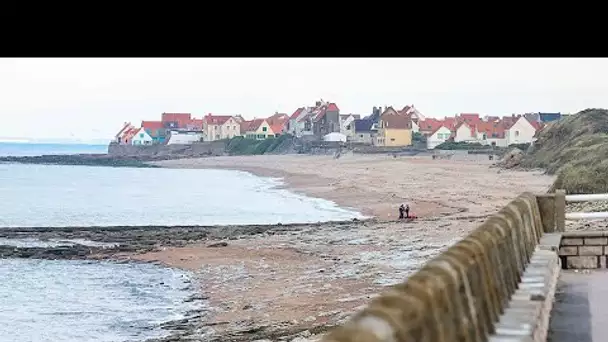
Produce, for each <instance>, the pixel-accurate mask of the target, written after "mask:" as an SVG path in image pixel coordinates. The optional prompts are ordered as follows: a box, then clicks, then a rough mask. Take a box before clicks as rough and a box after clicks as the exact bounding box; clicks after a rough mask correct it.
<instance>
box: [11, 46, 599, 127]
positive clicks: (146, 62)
mask: <svg viewBox="0 0 608 342" xmlns="http://www.w3.org/2000/svg"><path fill="white" fill-rule="evenodd" d="M607 79H608V59H448V58H441V59H406V58H399V59H397V58H394V59H295V58H293V59H204V58H201V59H136V58H132V59H131V58H130V59H0V94H1V95H0V113H1V114H0V115H1V117H2V123H1V124H0V137H32V138H70V137H72V138H79V139H103V138H107V139H110V138H111V137H112V136H113V135H114V134H115V133H116V131H118V130H119V129H120V128H121V125H122V123H123V122H124V121H131V122H133V123H134V124H136V125H139V123H140V121H141V120H158V119H159V118H160V114H161V113H162V112H190V113H192V114H193V115H194V116H195V117H202V116H203V115H205V114H207V113H214V114H241V115H243V116H244V117H245V118H253V117H266V116H269V115H272V114H274V112H275V111H278V112H285V113H288V114H291V113H293V111H294V110H295V109H296V108H297V107H299V106H305V105H312V104H314V101H315V100H317V99H319V98H322V99H324V100H326V101H327V100H329V101H332V102H336V103H337V104H338V106H339V107H340V110H341V113H358V114H368V113H370V112H371V108H372V107H373V106H374V105H393V106H395V107H403V106H405V105H407V104H414V105H415V106H416V107H417V108H418V109H419V110H420V111H421V112H422V113H423V114H425V115H427V116H432V117H443V116H446V115H454V114H456V113H460V112H466V113H481V114H482V115H507V114H511V113H522V112H538V111H544V112H558V111H561V112H577V111H579V110H582V109H585V108H588V107H608V104H607V102H608V83H607V82H606V80H607Z"/></svg>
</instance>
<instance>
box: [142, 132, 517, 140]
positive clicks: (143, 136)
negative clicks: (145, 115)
mask: <svg viewBox="0 0 608 342" xmlns="http://www.w3.org/2000/svg"><path fill="white" fill-rule="evenodd" d="M516 133H519V132H516ZM139 137H140V138H142V139H143V138H144V134H143V133H139Z"/></svg>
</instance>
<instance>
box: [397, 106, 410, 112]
mask: <svg viewBox="0 0 608 342" xmlns="http://www.w3.org/2000/svg"><path fill="white" fill-rule="evenodd" d="M410 109H412V107H411V106H405V107H403V109H402V110H401V111H399V113H401V114H408V113H409V112H410Z"/></svg>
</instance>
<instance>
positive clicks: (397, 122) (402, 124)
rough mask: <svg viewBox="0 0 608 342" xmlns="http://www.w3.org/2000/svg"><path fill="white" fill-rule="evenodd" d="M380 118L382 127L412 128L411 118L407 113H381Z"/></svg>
mask: <svg viewBox="0 0 608 342" xmlns="http://www.w3.org/2000/svg"><path fill="white" fill-rule="evenodd" d="M380 120H382V121H383V122H384V124H383V128H388V129H409V128H412V118H411V117H410V116H409V115H383V116H381V117H380Z"/></svg>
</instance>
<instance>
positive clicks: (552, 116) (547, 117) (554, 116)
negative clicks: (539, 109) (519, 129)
mask: <svg viewBox="0 0 608 342" xmlns="http://www.w3.org/2000/svg"><path fill="white" fill-rule="evenodd" d="M561 116H562V114H561V113H538V117H539V119H540V121H542V122H548V121H554V120H559V119H560V118H561Z"/></svg>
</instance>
